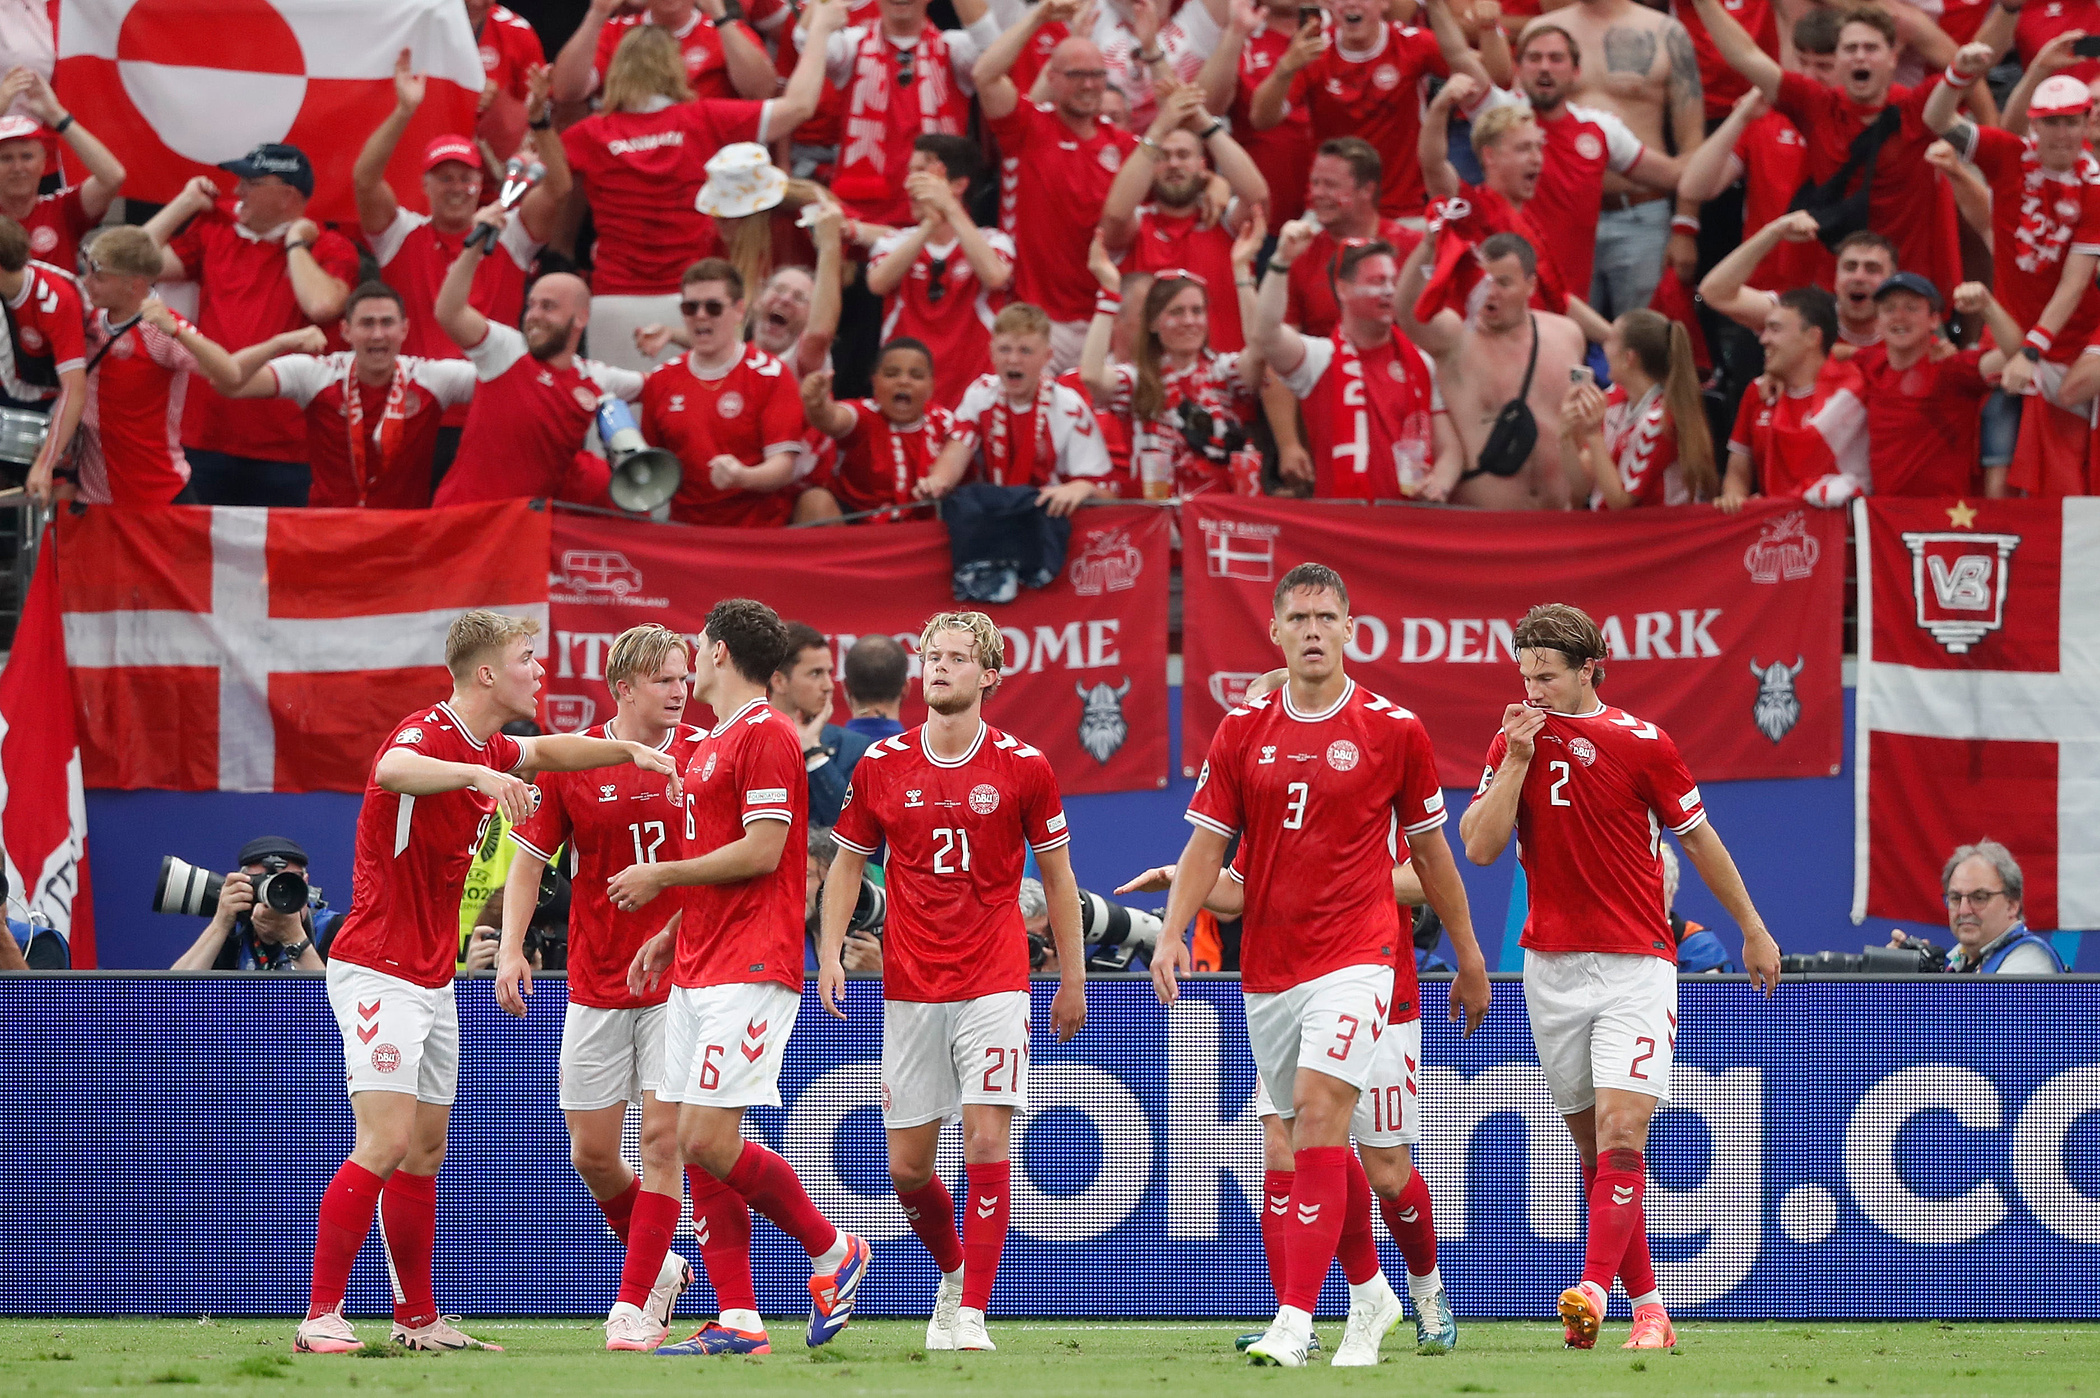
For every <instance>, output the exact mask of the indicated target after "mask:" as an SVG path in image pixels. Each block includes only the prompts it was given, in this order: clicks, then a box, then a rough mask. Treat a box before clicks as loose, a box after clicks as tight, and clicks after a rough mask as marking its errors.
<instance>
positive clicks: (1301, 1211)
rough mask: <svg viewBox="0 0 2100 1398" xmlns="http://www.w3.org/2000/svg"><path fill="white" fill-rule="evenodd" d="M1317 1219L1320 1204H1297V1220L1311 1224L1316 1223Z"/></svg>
mask: <svg viewBox="0 0 2100 1398" xmlns="http://www.w3.org/2000/svg"><path fill="white" fill-rule="evenodd" d="M1319 1220H1320V1206H1319V1205H1318V1204H1300V1205H1299V1206H1298V1221H1299V1222H1300V1223H1306V1224H1311V1223H1317V1222H1319Z"/></svg>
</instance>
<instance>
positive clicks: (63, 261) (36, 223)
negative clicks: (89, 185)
mask: <svg viewBox="0 0 2100 1398" xmlns="http://www.w3.org/2000/svg"><path fill="white" fill-rule="evenodd" d="M95 223H96V220H94V219H91V218H89V217H88V215H87V205H86V203H85V201H83V200H82V199H81V197H80V186H79V185H77V184H75V185H67V186H66V187H65V188H64V189H54V190H52V191H51V192H50V193H49V194H39V195H38V196H37V198H36V203H35V204H34V205H32V206H31V208H30V210H29V217H27V218H25V219H23V220H22V227H23V228H24V229H25V230H27V231H28V233H29V255H30V256H31V257H33V258H35V259H36V260H37V261H39V262H48V263H50V264H51V265H52V266H54V267H63V268H65V269H66V270H68V271H71V270H72V269H73V266H74V265H75V263H76V262H77V261H78V260H79V255H80V240H81V239H82V238H84V237H86V236H87V231H88V230H89V229H90V228H93V227H94V226H95Z"/></svg>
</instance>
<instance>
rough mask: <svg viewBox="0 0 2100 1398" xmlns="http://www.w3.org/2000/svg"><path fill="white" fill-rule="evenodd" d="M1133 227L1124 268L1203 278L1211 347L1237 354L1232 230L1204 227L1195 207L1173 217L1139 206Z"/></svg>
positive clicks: (1239, 334) (1242, 343) (1242, 337)
mask: <svg viewBox="0 0 2100 1398" xmlns="http://www.w3.org/2000/svg"><path fill="white" fill-rule="evenodd" d="M1137 225H1138V226H1137V240H1136V241H1135V242H1133V243H1132V244H1131V245H1130V256H1129V258H1128V260H1126V261H1125V262H1124V264H1123V270H1124V271H1125V272H1126V273H1129V272H1155V273H1156V272H1165V271H1171V270H1175V269H1177V268H1178V269H1179V270H1181V271H1185V272H1194V273H1195V274H1196V275H1197V276H1199V277H1201V278H1203V291H1204V296H1205V297H1206V299H1207V300H1208V302H1209V305H1210V347H1211V348H1212V349H1214V350H1217V351H1219V352H1220V353H1222V354H1238V353H1239V352H1240V350H1241V349H1243V348H1245V347H1246V344H1247V337H1246V334H1245V333H1244V332H1243V331H1242V330H1241V328H1240V293H1239V288H1238V286H1237V285H1235V283H1234V281H1233V275H1232V234H1230V233H1229V232H1227V231H1226V230H1225V226H1224V225H1223V224H1222V223H1220V224H1213V225H1211V226H1210V227H1208V228H1206V227H1204V225H1203V220H1202V219H1201V218H1200V217H1199V216H1198V214H1197V211H1196V210H1194V209H1191V210H1190V211H1189V212H1188V213H1186V214H1182V215H1179V216H1177V215H1173V214H1169V213H1167V212H1165V211H1164V210H1162V209H1160V208H1159V207H1158V206H1156V205H1152V204H1147V205H1146V206H1144V207H1143V208H1141V209H1139V210H1138V220H1137Z"/></svg>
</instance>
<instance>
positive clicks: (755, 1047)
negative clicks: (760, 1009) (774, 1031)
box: [737, 1019, 766, 1063]
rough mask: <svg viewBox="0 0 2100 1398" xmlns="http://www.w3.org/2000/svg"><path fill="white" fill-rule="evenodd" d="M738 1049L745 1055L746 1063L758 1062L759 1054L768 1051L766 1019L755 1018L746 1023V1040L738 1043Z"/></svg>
mask: <svg viewBox="0 0 2100 1398" xmlns="http://www.w3.org/2000/svg"><path fill="white" fill-rule="evenodd" d="M737 1051H738V1052H739V1053H741V1054H743V1055H744V1061H745V1062H746V1063H756V1062H758V1057H759V1055H760V1054H762V1053H764V1052H765V1051H766V1021H765V1020H762V1019H754V1020H750V1021H748V1022H746V1023H745V1025H744V1042H743V1043H741V1044H738V1045H737Z"/></svg>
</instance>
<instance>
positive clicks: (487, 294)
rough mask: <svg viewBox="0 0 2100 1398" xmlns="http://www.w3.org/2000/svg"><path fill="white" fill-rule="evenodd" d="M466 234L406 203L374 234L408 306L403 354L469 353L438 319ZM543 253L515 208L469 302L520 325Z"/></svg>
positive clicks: (376, 249)
mask: <svg viewBox="0 0 2100 1398" xmlns="http://www.w3.org/2000/svg"><path fill="white" fill-rule="evenodd" d="M466 240H467V234H466V231H464V230H463V231H461V232H460V233H459V234H457V235H456V236H452V235H447V234H444V233H440V232H438V229H437V225H436V224H434V223H432V222H431V221H430V215H429V214H419V213H415V212H413V211H411V210H408V209H402V208H397V209H395V211H394V221H393V222H392V223H391V224H389V225H387V227H386V228H385V229H384V230H382V231H381V232H380V233H379V234H377V235H376V236H374V237H373V238H371V239H370V240H369V241H370V242H371V246H372V256H374V257H375V258H377V259H379V272H380V275H381V276H383V277H385V278H386V284H387V285H388V286H391V287H392V288H394V290H396V291H398V292H400V293H401V299H402V300H403V301H404V302H406V303H407V306H408V338H407V340H406V341H405V342H404V343H403V344H402V346H401V352H402V353H403V354H413V355H416V356H418V357H420V358H423V359H463V358H465V357H466V352H465V351H464V350H462V349H461V348H460V347H459V346H458V345H456V344H454V343H452V337H451V336H450V335H447V334H446V333H445V327H444V326H442V325H439V324H438V320H437V294H438V288H439V287H441V286H443V285H444V284H445V273H447V272H448V271H450V270H451V269H452V264H453V263H454V262H457V261H458V260H459V254H460V248H461V245H462V244H464V243H465V242H466ZM539 255H540V243H539V240H538V239H536V238H534V237H533V236H532V234H531V233H529V232H527V231H526V228H525V217H524V215H523V214H520V213H519V212H518V211H517V210H515V209H513V210H511V214H510V217H509V218H508V219H506V220H504V223H503V231H502V232H501V233H499V234H498V235H497V237H496V246H495V247H494V248H493V249H491V250H490V254H489V256H487V257H484V258H482V259H481V265H480V266H479V267H476V268H475V269H474V284H473V287H472V289H471V290H469V291H468V292H467V304H468V305H470V306H472V307H473V308H474V309H475V310H477V311H479V312H481V313H482V314H483V315H485V316H487V317H488V318H489V319H490V320H493V321H495V322H496V323H497V324H498V325H516V324H517V323H518V318H519V317H520V316H521V315H523V314H524V311H525V281H526V278H527V276H528V275H529V274H530V272H531V271H532V263H533V259H534V258H536V257H538V256H539ZM465 420H466V419H465V418H464V417H462V418H460V419H459V421H462V422H464V421H465Z"/></svg>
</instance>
